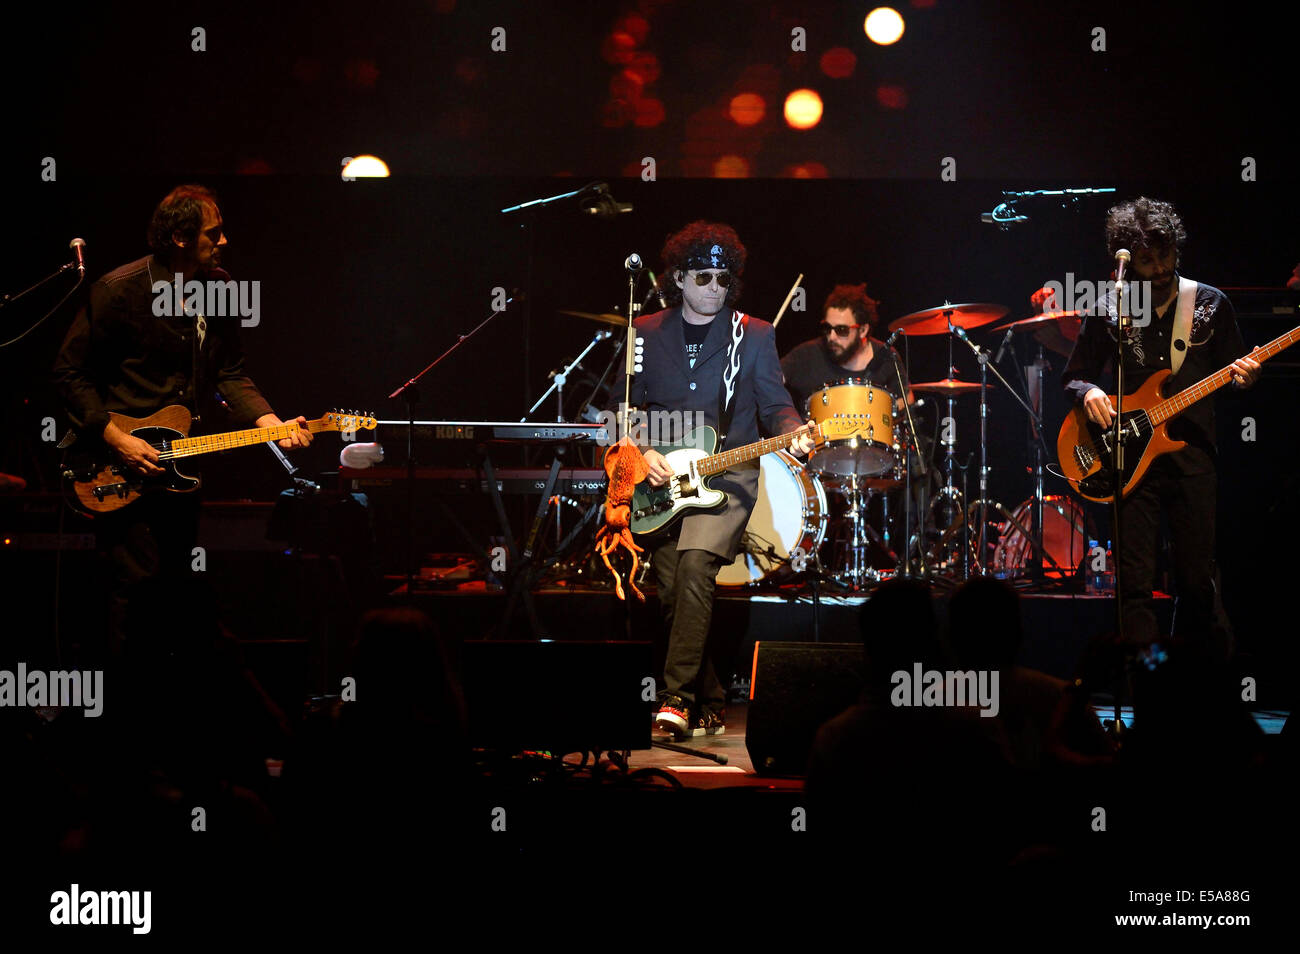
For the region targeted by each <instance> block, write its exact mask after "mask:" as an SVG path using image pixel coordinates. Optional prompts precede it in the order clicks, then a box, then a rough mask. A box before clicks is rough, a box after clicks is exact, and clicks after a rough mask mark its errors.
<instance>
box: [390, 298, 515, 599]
mask: <svg viewBox="0 0 1300 954" xmlns="http://www.w3.org/2000/svg"><path fill="white" fill-rule="evenodd" d="M519 294H520V293H519V292H518V291H516V292H514V293H513V294H512V295H511V296H510V297H509V298H507V299H506V308H508V307H509V306H510V303H511V302H512V301H514V300H515V298H516V297H518V296H519ZM505 310H506V309H505V308H500V309H498V310H496V311H493V312H492V314H490V315H488V316H487V317H486V318H484V319H483V320H482V321H480V322H479V323H478V324H477V325H476V326H475V327H474V329H473V330H472V331H470V333H469V334H467V335H461V336H460V337H459V338H457V339H456V343H455V344H453V345H452V346H451V347H450V348H448V349H447V350H446V351H444V352H443V353H442V354H440V355H438V357H436V358H434V359H433V362H432V363H431V364H430V365H429V366H428V367H426V368H425V369H424V370H423V371H421V372H420V373H419V374H417V375H415V377H413V378H411V379H409V380H408V381H407V382H406V383H405V384H403V385H402V386H401V387H399V388H398V389H397V390H396V391H394V392H393V393H392V394H390V395H388V399H389V400H390V401H392V400H397V399H398V398H400V399H402V400H403V401H405V402H406V422H407V424H406V532H405V536H406V540H405V544H406V598H407V599H408V600H409V599H411V597H412V595H413V592H412V591H413V589H414V585H415V563H414V561H415V537H414V526H415V405H416V404H417V403H418V402H419V400H420V391H419V388H417V387H416V385H418V384H419V383H420V379H421V378H422V377H424V376H425V375H426V374H428V373H429V372H430V371H432V370H433V369H434V368H436V367H437V366H438V365H439V364H441V363H442V362H443V360H445V359H446V358H447V357H449V356H450V355H451V354H452V352H454V351H455V350H456V349H457V348H459V347H460V346H461V345H463V344H464V343H465V342H466V341H469V339H470V338H473V337H474V336H475V335H476V334H478V333H479V332H480V331H482V330H483V328H484V327H486V326H487V324H488V322H490V321H491V320H492V319H493V318H495V317H496V316H497V315H500V314H504V313H505ZM511 546H512V547H513V543H511Z"/></svg>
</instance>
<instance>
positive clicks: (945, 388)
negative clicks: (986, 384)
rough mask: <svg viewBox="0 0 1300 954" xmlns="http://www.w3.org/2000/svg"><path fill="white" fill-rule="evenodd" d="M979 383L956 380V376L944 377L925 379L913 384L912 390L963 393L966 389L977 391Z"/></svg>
mask: <svg viewBox="0 0 1300 954" xmlns="http://www.w3.org/2000/svg"><path fill="white" fill-rule="evenodd" d="M979 389H980V385H979V384H977V383H975V382H971V381H958V380H957V379H956V378H944V379H943V380H942V381H925V382H923V383H921V384H913V385H912V390H913V391H931V392H935V393H942V394H965V393H966V392H967V391H978V390H979Z"/></svg>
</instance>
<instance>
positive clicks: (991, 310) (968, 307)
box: [889, 302, 1008, 335]
mask: <svg viewBox="0 0 1300 954" xmlns="http://www.w3.org/2000/svg"><path fill="white" fill-rule="evenodd" d="M1007 310H1008V309H1007V306H1006V305H994V304H992V303H990V302H974V303H968V304H965V305H940V306H939V307H938V308H927V309H925V310H924V311H914V312H912V313H911V314H910V315H904V316H903V317H902V318H895V319H894V320H893V321H892V322H890V324H889V330H890V331H899V330H901V331H902V332H903V334H905V335H945V334H947V333H948V319H949V318H951V319H952V323H953V324H954V325H955V326H957V327H958V328H966V329H968V330H969V329H971V328H978V327H979V326H980V325H987V324H988V323H989V322H990V321H997V320H998V319H999V318H1001V317H1002V316H1003V315H1005V314H1006V313H1007Z"/></svg>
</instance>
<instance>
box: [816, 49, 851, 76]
mask: <svg viewBox="0 0 1300 954" xmlns="http://www.w3.org/2000/svg"><path fill="white" fill-rule="evenodd" d="M818 65H819V66H820V67H821V71H822V72H823V73H825V74H826V75H827V76H829V77H830V78H831V79H848V78H849V77H850V76H852V75H853V71H854V70H855V69H857V67H858V58H857V56H856V55H855V54H854V52H853V51H852V50H850V49H849V48H848V47H846V46H833V47H831V48H830V49H829V50H827V51H826V52H825V53H823V54H822V58H821V62H820V63H819V64H818Z"/></svg>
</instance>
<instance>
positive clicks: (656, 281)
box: [650, 272, 668, 308]
mask: <svg viewBox="0 0 1300 954" xmlns="http://www.w3.org/2000/svg"><path fill="white" fill-rule="evenodd" d="M650 286H651V288H653V289H654V293H655V294H656V295H657V296H659V304H660V305H662V306H663V307H665V308H667V307H668V299H667V298H665V297H664V293H663V289H661V288H660V287H659V279H657V278H655V273H654V272H651V273H650Z"/></svg>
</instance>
